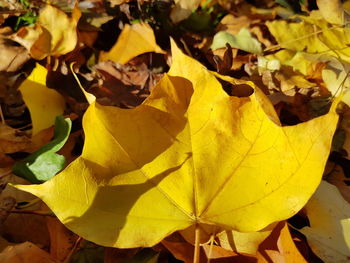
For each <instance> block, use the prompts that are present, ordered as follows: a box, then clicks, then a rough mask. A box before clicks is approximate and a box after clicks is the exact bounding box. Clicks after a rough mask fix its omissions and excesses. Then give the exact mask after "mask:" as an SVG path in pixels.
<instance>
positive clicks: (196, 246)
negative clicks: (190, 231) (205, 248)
mask: <svg viewBox="0 0 350 263" xmlns="http://www.w3.org/2000/svg"><path fill="white" fill-rule="evenodd" d="M199 243H200V228H199V225H198V224H196V230H195V243H194V254H193V263H199V255H200V244H199Z"/></svg>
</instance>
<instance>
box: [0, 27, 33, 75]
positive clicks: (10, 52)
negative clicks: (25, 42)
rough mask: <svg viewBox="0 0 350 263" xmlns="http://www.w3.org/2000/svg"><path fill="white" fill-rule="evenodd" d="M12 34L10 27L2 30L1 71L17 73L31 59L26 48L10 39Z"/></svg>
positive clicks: (0, 36)
mask: <svg viewBox="0 0 350 263" xmlns="http://www.w3.org/2000/svg"><path fill="white" fill-rule="evenodd" d="M11 33H12V30H11V28H9V27H5V28H2V29H0V61H1V63H0V71H6V72H16V71H18V70H19V69H20V68H21V67H22V66H23V65H24V63H26V62H27V61H28V60H29V59H30V56H29V53H28V51H27V50H26V49H25V48H24V47H21V46H18V45H17V44H16V43H15V42H13V41H12V40H10V39H8V36H9V35H10V34H11Z"/></svg>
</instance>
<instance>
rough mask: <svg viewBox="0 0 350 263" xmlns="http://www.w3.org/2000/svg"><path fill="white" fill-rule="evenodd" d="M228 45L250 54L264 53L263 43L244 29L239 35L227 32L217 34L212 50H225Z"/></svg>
mask: <svg viewBox="0 0 350 263" xmlns="http://www.w3.org/2000/svg"><path fill="white" fill-rule="evenodd" d="M226 43H228V44H229V45H230V46H231V47H233V48H238V49H241V50H244V51H246V52H249V53H253V54H261V53H262V48H261V43H260V42H259V41H258V40H256V39H255V38H254V37H253V36H252V34H251V33H250V32H249V30H248V29H246V28H242V29H241V30H240V31H239V32H238V34H237V35H232V34H230V33H228V32H225V31H220V32H218V33H216V34H215V36H214V39H213V44H212V45H211V47H210V48H211V49H213V50H215V49H219V48H223V47H225V46H226Z"/></svg>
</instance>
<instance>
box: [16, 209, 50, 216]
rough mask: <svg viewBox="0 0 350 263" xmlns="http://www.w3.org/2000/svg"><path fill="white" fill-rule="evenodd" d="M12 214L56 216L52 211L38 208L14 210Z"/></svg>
mask: <svg viewBox="0 0 350 263" xmlns="http://www.w3.org/2000/svg"><path fill="white" fill-rule="evenodd" d="M10 213H12V214H28V215H38V216H55V215H54V214H53V213H52V212H51V211H38V210H12V211H10Z"/></svg>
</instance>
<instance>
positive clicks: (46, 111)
mask: <svg viewBox="0 0 350 263" xmlns="http://www.w3.org/2000/svg"><path fill="white" fill-rule="evenodd" d="M46 75H47V70H46V68H44V67H43V66H41V65H40V64H37V65H36V67H35V68H34V70H33V71H32V73H31V74H30V75H29V76H28V78H27V79H26V80H25V81H23V82H22V84H21V85H20V87H19V90H20V92H21V94H22V97H23V100H24V102H25V104H26V105H27V107H28V109H29V112H30V117H31V119H32V124H33V131H32V135H35V134H37V133H38V132H40V131H42V130H44V129H46V128H48V127H50V126H52V125H54V123H55V119H56V116H57V115H61V114H63V112H64V109H65V102H64V99H63V97H62V95H61V94H59V93H58V92H57V91H56V90H53V89H49V88H47V87H46Z"/></svg>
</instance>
